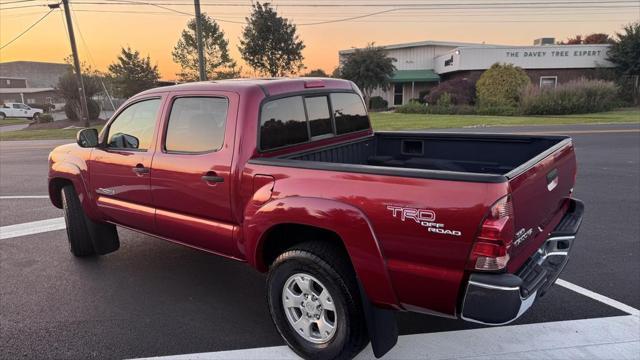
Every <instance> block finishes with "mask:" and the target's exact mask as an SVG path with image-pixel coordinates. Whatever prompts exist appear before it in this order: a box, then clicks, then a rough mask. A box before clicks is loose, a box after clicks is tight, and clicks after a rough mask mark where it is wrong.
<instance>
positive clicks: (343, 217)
mask: <svg viewBox="0 0 640 360" xmlns="http://www.w3.org/2000/svg"><path fill="white" fill-rule="evenodd" d="M243 234H244V236H243V240H242V243H241V247H244V249H245V253H246V256H247V261H248V262H249V263H250V264H251V265H252V266H254V267H255V268H257V269H258V270H259V271H262V272H265V271H267V270H268V268H269V265H270V263H269V261H272V260H273V259H275V257H277V255H278V254H279V252H280V253H281V252H282V251H284V250H286V249H287V248H289V247H291V246H292V245H294V244H296V243H298V242H304V241H308V240H311V239H317V240H320V238H321V239H322V241H331V242H333V243H334V244H336V246H339V247H341V248H342V249H343V250H344V251H345V253H346V255H347V256H348V259H349V260H350V261H351V265H352V266H353V269H354V270H355V273H356V275H357V277H358V280H359V281H360V283H361V284H362V286H363V288H364V289H365V292H366V294H367V296H368V297H369V299H371V301H372V302H374V303H376V304H377V305H380V306H385V307H391V308H398V307H399V303H398V301H397V297H396V295H395V292H394V290H393V286H392V284H391V279H390V276H389V273H388V271H387V266H386V262H385V260H384V256H383V254H382V250H381V248H380V245H379V243H378V240H377V238H376V237H375V233H374V231H373V227H372V226H371V223H370V222H369V220H368V218H367V217H366V215H365V214H364V213H362V211H360V210H359V209H357V208H356V207H354V206H352V205H349V204H345V203H342V202H338V201H334V200H327V199H319V198H307V197H290V198H285V199H278V200H274V201H271V202H269V203H267V204H265V205H263V206H262V207H261V208H260V209H258V210H257V211H256V212H255V213H254V214H252V215H250V216H247V218H246V221H245V223H244V224H243ZM291 236H295V238H291Z"/></svg>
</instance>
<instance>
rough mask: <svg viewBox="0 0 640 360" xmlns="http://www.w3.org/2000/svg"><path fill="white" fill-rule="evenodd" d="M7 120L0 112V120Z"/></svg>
mask: <svg viewBox="0 0 640 360" xmlns="http://www.w3.org/2000/svg"><path fill="white" fill-rule="evenodd" d="M6 118H7V115H5V113H3V112H0V120H4V119H6Z"/></svg>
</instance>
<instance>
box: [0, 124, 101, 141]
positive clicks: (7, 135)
mask: <svg viewBox="0 0 640 360" xmlns="http://www.w3.org/2000/svg"><path fill="white" fill-rule="evenodd" d="M93 127H95V128H96V129H98V131H100V129H102V126H93ZM79 130H80V129H69V130H64V129H44V130H17V131H7V132H0V141H6V140H55V139H75V138H76V134H77V133H78V131H79Z"/></svg>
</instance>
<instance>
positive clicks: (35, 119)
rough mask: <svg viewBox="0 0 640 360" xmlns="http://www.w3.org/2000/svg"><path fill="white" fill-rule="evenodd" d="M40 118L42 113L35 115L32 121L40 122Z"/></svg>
mask: <svg viewBox="0 0 640 360" xmlns="http://www.w3.org/2000/svg"><path fill="white" fill-rule="evenodd" d="M39 118H40V113H34V114H33V116H32V117H31V120H33V121H38V119H39Z"/></svg>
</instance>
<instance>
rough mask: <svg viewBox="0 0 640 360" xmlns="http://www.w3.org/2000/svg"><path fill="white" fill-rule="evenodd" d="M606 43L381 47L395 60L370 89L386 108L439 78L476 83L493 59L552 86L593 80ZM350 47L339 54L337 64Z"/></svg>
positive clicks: (607, 65) (605, 63) (546, 40)
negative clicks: (383, 82)
mask: <svg viewBox="0 0 640 360" xmlns="http://www.w3.org/2000/svg"><path fill="white" fill-rule="evenodd" d="M609 46H610V45H608V44H594V45H555V40H554V39H553V38H541V39H537V40H535V41H534V45H533V46H512V45H486V44H473V43H456V42H442V41H422V42H416V43H407V44H397V45H387V46H383V48H384V49H385V50H386V51H387V55H388V56H389V57H392V58H395V59H396V61H395V63H394V65H395V66H396V72H395V73H394V74H393V77H392V80H391V81H392V86H391V87H389V88H388V89H376V90H375V91H373V93H372V96H381V97H382V98H383V99H385V100H386V101H387V102H388V103H389V106H399V105H403V104H406V103H408V102H409V101H410V100H411V99H417V98H419V97H421V96H422V95H424V94H425V93H427V92H428V90H429V89H431V88H433V87H434V86H437V85H438V84H439V83H440V82H442V81H447V80H449V79H455V78H466V79H469V80H471V81H473V82H475V81H477V80H478V78H479V77H480V75H482V73H483V72H484V71H485V70H486V69H488V68H490V67H491V65H493V64H495V63H507V64H513V65H515V66H518V67H520V68H522V69H523V70H524V71H525V72H526V73H527V75H528V76H529V78H530V79H531V82H532V83H533V84H535V85H538V86H542V87H544V86H548V87H555V86H556V85H557V84H559V83H563V82H567V81H570V80H574V79H579V78H582V77H586V78H597V77H598V74H600V72H599V71H600V70H601V69H606V68H611V67H613V64H611V63H610V62H609V61H608V60H607V52H608V50H609ZM354 51H355V49H349V50H342V51H340V52H339V58H340V64H342V63H344V61H345V60H346V58H347V57H348V56H349V54H351V53H353V52H354Z"/></svg>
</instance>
